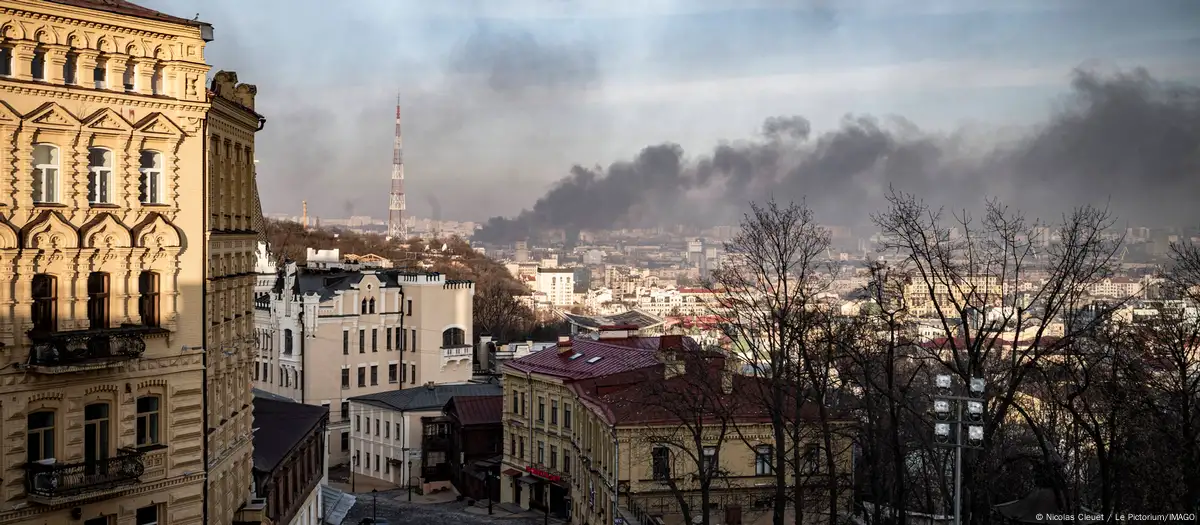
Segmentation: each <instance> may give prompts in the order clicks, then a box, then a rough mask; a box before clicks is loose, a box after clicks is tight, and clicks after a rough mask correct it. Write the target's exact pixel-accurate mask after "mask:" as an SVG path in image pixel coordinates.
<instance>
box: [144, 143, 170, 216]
mask: <svg viewBox="0 0 1200 525" xmlns="http://www.w3.org/2000/svg"><path fill="white" fill-rule="evenodd" d="M138 171H140V172H141V174H142V175H141V178H140V179H139V180H138V185H139V187H138V190H139V191H141V194H142V198H141V201H142V204H162V203H163V202H165V199H164V198H163V197H164V195H163V156H162V153H159V152H157V151H150V150H144V151H142V162H141V168H140V169H139V170H138Z"/></svg>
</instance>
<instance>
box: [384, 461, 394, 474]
mask: <svg viewBox="0 0 1200 525" xmlns="http://www.w3.org/2000/svg"><path fill="white" fill-rule="evenodd" d="M383 473H384V474H391V473H392V458H383Z"/></svg>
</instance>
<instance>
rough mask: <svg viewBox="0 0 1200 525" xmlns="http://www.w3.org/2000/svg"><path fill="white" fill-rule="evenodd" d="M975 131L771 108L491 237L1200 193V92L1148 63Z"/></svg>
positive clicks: (560, 193) (551, 199)
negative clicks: (789, 209)
mask: <svg viewBox="0 0 1200 525" xmlns="http://www.w3.org/2000/svg"><path fill="white" fill-rule="evenodd" d="M978 135H979V134H978V133H972V130H966V129H964V130H959V131H956V132H954V133H950V134H935V133H929V132H926V131H922V130H921V129H919V128H918V127H917V126H916V125H914V124H913V123H911V122H909V121H907V120H904V119H902V118H895V117H893V118H888V119H880V118H876V117H871V116H859V115H848V116H846V117H845V118H844V119H843V121H842V123H841V126H840V127H839V128H837V129H835V130H832V131H828V132H824V133H820V134H817V135H815V136H813V134H812V132H811V128H810V126H809V122H808V121H807V120H806V119H804V118H803V117H799V116H783V117H771V118H768V119H766V121H765V122H764V123H763V126H762V131H761V136H759V137H756V138H755V139H753V140H749V141H744V142H738V143H726V144H721V145H719V146H717V147H716V148H715V149H714V150H713V151H712V152H711V153H709V154H707V155H705V156H702V157H699V158H695V159H688V158H686V157H685V155H684V151H683V149H682V148H680V147H679V146H677V145H674V144H662V145H657V146H650V147H647V148H645V149H643V150H642V151H641V152H640V153H639V154H638V155H636V156H635V157H634V158H633V159H632V160H628V161H620V162H616V163H613V164H612V165H611V166H609V167H608V168H607V169H602V168H600V167H595V168H590V169H589V168H584V167H582V166H575V167H574V168H572V169H571V172H570V175H568V176H567V177H565V178H564V179H562V180H560V181H559V182H558V183H557V184H556V185H555V186H554V187H553V188H552V189H551V190H550V191H549V192H548V193H547V194H546V195H545V196H544V197H542V198H541V199H539V200H538V201H537V203H536V204H535V205H534V206H533V208H532V209H529V210H525V211H522V212H521V213H520V214H519V215H517V216H516V217H510V218H504V217H494V218H492V219H491V220H489V221H488V222H487V224H486V225H485V226H484V228H483V229H482V230H480V231H479V232H477V234H476V239H478V240H480V241H483V242H509V241H513V240H518V239H525V238H528V237H531V236H535V235H536V234H537V233H538V232H541V231H544V230H547V229H551V228H556V229H567V230H572V229H583V230H588V229H610V228H620V227H638V226H652V225H661V224H667V223H689V224H694V225H698V226H707V225H715V224H736V222H737V217H739V214H740V211H741V209H742V208H743V207H744V206H745V205H746V203H747V202H748V201H751V200H759V199H763V198H766V197H768V196H773V197H774V198H776V199H780V200H799V199H801V198H805V199H806V202H807V203H808V205H809V206H811V207H813V208H814V211H815V212H816V213H818V217H820V219H821V220H822V221H823V222H825V223H828V224H839V225H861V224H865V223H866V222H867V220H868V217H869V215H870V213H871V212H872V211H875V210H876V209H878V208H879V207H880V206H881V196H882V193H883V192H884V191H885V190H886V189H887V188H888V187H889V186H892V187H895V188H896V189H898V190H902V191H906V192H912V193H916V194H918V195H921V196H923V197H925V198H926V199H928V200H930V201H931V202H933V203H936V204H940V205H944V206H947V207H948V208H951V209H963V208H966V209H971V208H975V207H977V206H978V205H979V204H981V203H982V202H983V200H984V199H985V198H987V197H992V196H994V197H999V198H1001V199H1003V200H1004V201H1006V202H1007V203H1010V204H1013V205H1016V206H1017V207H1019V208H1021V209H1022V210H1024V211H1026V212H1028V213H1030V214H1032V215H1035V216H1040V217H1043V218H1048V219H1053V218H1056V217H1057V216H1058V215H1059V214H1061V213H1062V212H1064V211H1066V210H1067V209H1068V208H1070V207H1071V206H1074V205H1078V204H1083V203H1095V204H1099V205H1106V204H1107V205H1110V206H1111V207H1112V209H1113V210H1114V211H1115V212H1116V213H1117V214H1118V215H1119V216H1120V217H1122V218H1123V219H1125V220H1127V221H1129V222H1130V223H1133V224H1143V225H1151V226H1176V225H1181V224H1183V223H1186V222H1188V221H1194V220H1195V218H1196V213H1195V211H1194V199H1195V196H1196V195H1200V90H1198V89H1197V88H1195V87H1193V86H1182V85H1170V84H1166V83H1162V82H1159V81H1156V80H1155V79H1153V78H1151V77H1150V75H1149V74H1147V73H1146V72H1145V71H1144V70H1141V69H1138V70H1134V71H1132V72H1127V73H1118V74H1114V75H1111V76H1101V75H1098V74H1096V73H1094V72H1091V71H1085V70H1077V71H1075V72H1074V76H1073V81H1072V83H1071V91H1070V93H1069V95H1068V96H1067V98H1066V99H1065V103H1064V104H1063V105H1062V107H1061V109H1059V110H1057V111H1056V112H1055V113H1053V114H1052V115H1050V117H1049V118H1048V119H1047V120H1046V121H1045V122H1043V123H1041V124H1040V125H1038V126H1036V127H1035V128H1034V129H1033V130H1032V131H1031V132H1029V133H1027V134H1025V135H1024V136H1022V137H1019V138H1018V139H1016V140H1012V141H1007V142H1004V141H1000V140H998V139H994V138H990V137H989V138H980V137H979V136H978Z"/></svg>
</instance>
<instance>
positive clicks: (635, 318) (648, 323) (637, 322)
mask: <svg viewBox="0 0 1200 525" xmlns="http://www.w3.org/2000/svg"><path fill="white" fill-rule="evenodd" d="M561 315H562V316H563V318H565V319H566V320H567V322H569V323H571V324H573V325H575V326H578V327H580V328H583V329H585V330H600V329H602V328H605V327H610V326H633V327H636V328H637V329H638V330H644V329H646V328H653V327H655V326H658V325H661V324H662V323H663V320H662V319H660V318H658V317H656V316H653V315H650V314H648V313H646V312H643V311H641V310H638V309H636V308H635V309H633V310H629V311H627V312H622V313H619V314H616V315H607V316H600V315H596V316H586V315H576V314H572V313H568V312H561Z"/></svg>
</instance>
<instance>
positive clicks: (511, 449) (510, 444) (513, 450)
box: [508, 439, 517, 456]
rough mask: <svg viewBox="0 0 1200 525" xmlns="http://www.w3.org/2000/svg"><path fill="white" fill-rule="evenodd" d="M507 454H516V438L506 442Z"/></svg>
mask: <svg viewBox="0 0 1200 525" xmlns="http://www.w3.org/2000/svg"><path fill="white" fill-rule="evenodd" d="M508 455H510V456H515V455H517V440H515V439H514V440H512V441H509V442H508Z"/></svg>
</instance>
